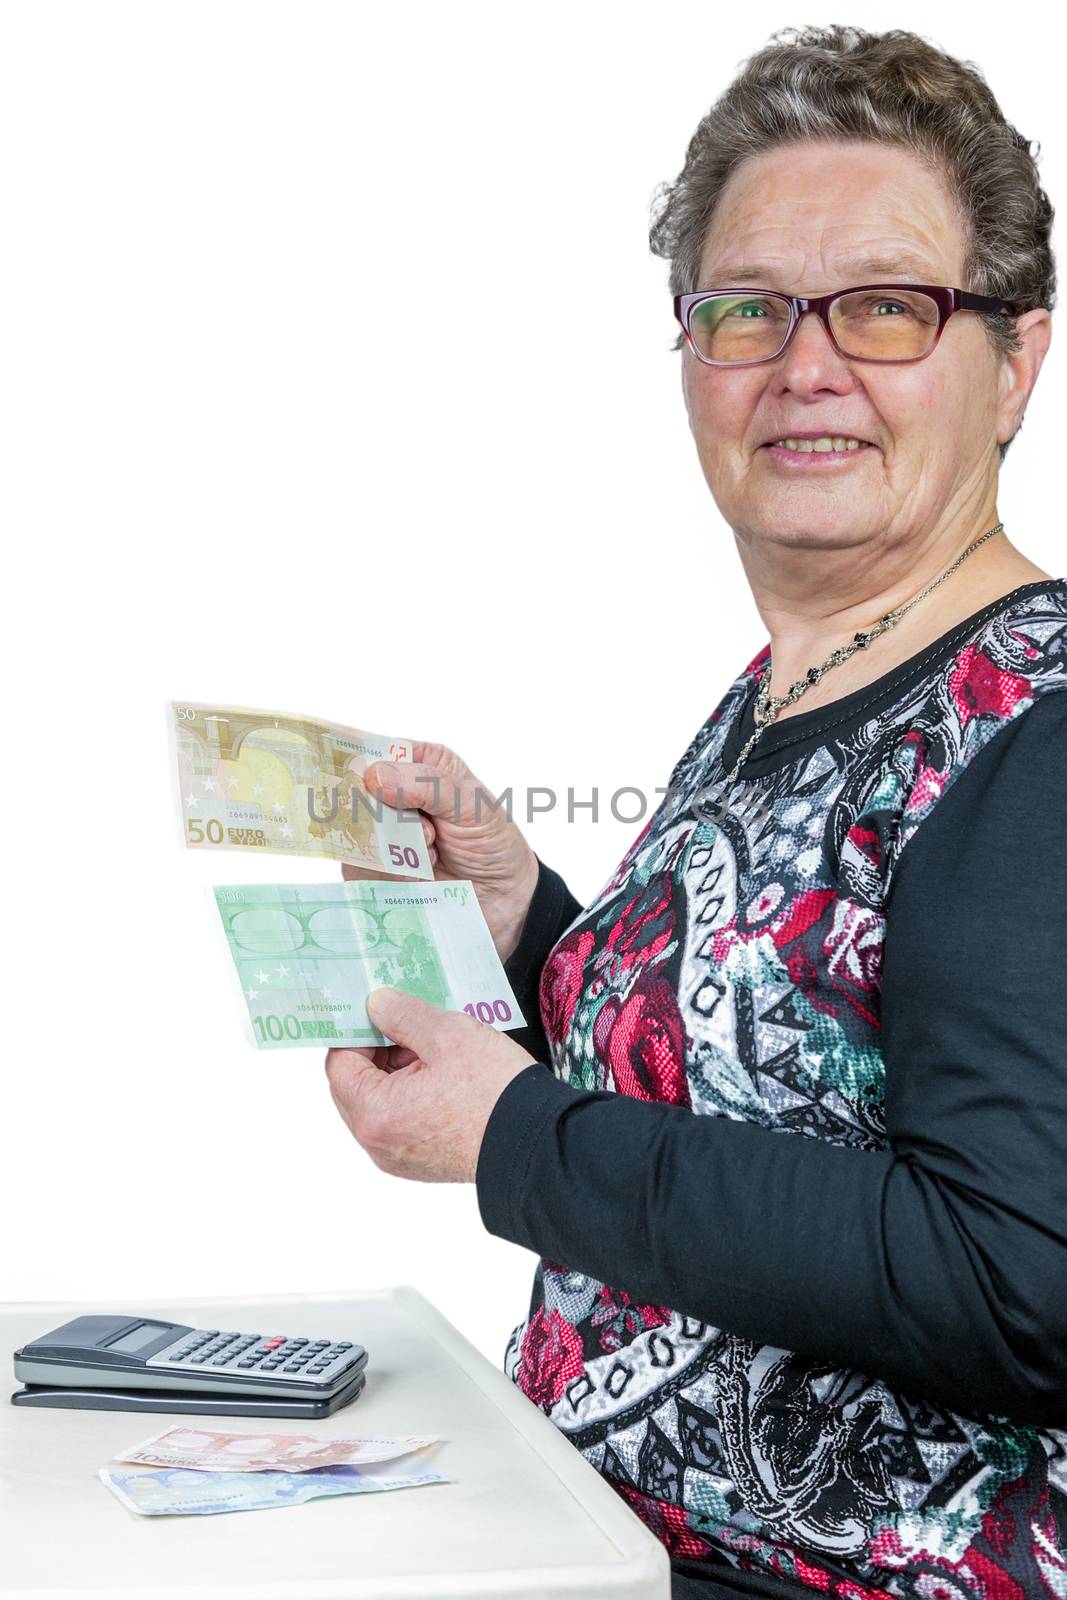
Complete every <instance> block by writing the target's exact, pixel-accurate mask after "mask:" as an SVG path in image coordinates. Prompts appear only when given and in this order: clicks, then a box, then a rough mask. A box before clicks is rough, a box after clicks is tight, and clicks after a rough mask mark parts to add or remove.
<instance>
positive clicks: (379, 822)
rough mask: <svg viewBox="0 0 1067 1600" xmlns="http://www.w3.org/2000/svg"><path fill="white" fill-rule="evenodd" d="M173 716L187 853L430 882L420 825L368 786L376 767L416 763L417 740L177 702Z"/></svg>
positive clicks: (302, 719) (276, 714)
mask: <svg viewBox="0 0 1067 1600" xmlns="http://www.w3.org/2000/svg"><path fill="white" fill-rule="evenodd" d="M168 715H169V718H170V732H171V745H172V749H173V752H174V759H175V763H176V766H177V778H178V795H179V803H180V806H181V817H182V833H183V837H184V839H185V843H186V846H187V847H188V848H189V849H191V850H212V849H216V850H218V849H222V850H246V851H247V850H266V851H271V852H274V853H276V854H279V855H300V856H321V857H323V858H324V859H326V860H330V861H347V862H350V863H351V864H353V865H354V866H358V867H365V868H368V869H375V868H380V869H381V870H382V871H383V872H395V873H396V874H397V875H398V876H400V877H406V878H432V877H433V868H432V866H431V864H430V857H429V854H428V852H427V848H426V841H425V838H424V837H423V832H422V824H421V822H420V821H419V818H418V817H417V816H416V815H415V814H414V812H413V811H411V810H410V809H409V810H408V811H406V812H401V811H399V810H397V809H396V808H395V807H393V806H390V805H388V804H387V803H386V802H385V801H384V800H382V799H381V798H380V797H379V796H378V795H377V792H376V791H375V789H374V788H373V786H372V787H371V788H370V789H368V788H367V786H366V785H365V784H364V782H363V773H364V772H365V770H366V769H367V767H368V766H370V764H371V763H372V762H374V761H411V759H412V744H411V740H410V739H394V738H389V737H388V736H387V735H385V734H379V733H367V732H365V731H363V730H361V729H359V728H346V727H344V726H343V725H342V724H341V723H338V722H321V721H319V720H318V719H317V718H315V717H305V716H302V715H299V714H297V713H288V712H284V711H250V710H247V709H245V708H243V707H240V706H209V705H202V704H200V703H198V702H195V701H189V700H181V701H178V700H176V701H172V702H171V704H170V706H169V708H168Z"/></svg>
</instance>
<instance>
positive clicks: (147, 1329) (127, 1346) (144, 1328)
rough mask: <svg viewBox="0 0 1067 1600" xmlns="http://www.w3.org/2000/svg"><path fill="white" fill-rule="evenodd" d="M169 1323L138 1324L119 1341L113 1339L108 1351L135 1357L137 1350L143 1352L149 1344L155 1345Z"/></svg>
mask: <svg viewBox="0 0 1067 1600" xmlns="http://www.w3.org/2000/svg"><path fill="white" fill-rule="evenodd" d="M168 1327H169V1323H166V1322H139V1323H138V1324H137V1326H136V1328H131V1329H130V1331H129V1333H124V1334H123V1335H122V1338H121V1339H113V1340H112V1341H111V1343H110V1344H109V1345H108V1346H107V1348H108V1349H109V1350H121V1351H123V1352H124V1354H126V1355H131V1356H132V1355H136V1354H137V1352H138V1350H144V1349H146V1348H147V1346H148V1345H150V1344H155V1342H156V1340H157V1339H158V1338H159V1336H160V1334H161V1333H165V1332H166V1330H167V1328H168Z"/></svg>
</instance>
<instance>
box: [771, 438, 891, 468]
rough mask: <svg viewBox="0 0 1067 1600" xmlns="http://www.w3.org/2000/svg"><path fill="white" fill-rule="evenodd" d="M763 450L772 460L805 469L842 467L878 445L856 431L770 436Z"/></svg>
mask: <svg viewBox="0 0 1067 1600" xmlns="http://www.w3.org/2000/svg"><path fill="white" fill-rule="evenodd" d="M760 449H761V450H762V451H765V452H766V454H767V455H768V457H769V458H770V459H771V460H772V461H775V462H781V463H782V465H784V466H786V467H791V468H799V469H800V470H801V471H802V472H803V471H811V470H812V469H813V468H814V469H816V470H820V469H821V470H823V471H825V470H826V469H827V468H828V467H830V468H834V467H840V466H842V465H843V464H844V463H845V462H847V461H851V460H853V459H854V458H855V457H857V456H861V455H863V454H864V453H865V452H866V451H867V450H873V449H874V446H873V445H872V444H871V443H870V442H869V441H868V440H866V439H858V438H856V437H855V436H854V435H852V434H847V433H846V434H840V433H820V434H783V435H782V436H781V437H780V438H778V439H768V440H767V442H766V443H765V444H763V445H761V446H760Z"/></svg>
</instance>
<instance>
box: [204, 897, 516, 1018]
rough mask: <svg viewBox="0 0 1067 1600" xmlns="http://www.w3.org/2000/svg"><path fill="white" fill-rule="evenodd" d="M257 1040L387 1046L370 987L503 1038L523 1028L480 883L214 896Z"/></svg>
mask: <svg viewBox="0 0 1067 1600" xmlns="http://www.w3.org/2000/svg"><path fill="white" fill-rule="evenodd" d="M213 892H214V896H215V903H216V905H217V906H218V909H219V915H220V917H221V919H222V927H223V932H224V934H225V936H226V942H227V944H228V945H229V949H230V954H231V956H232V957H233V963H234V967H235V968H236V971H237V976H238V980H239V982H240V986H241V992H242V995H243V998H244V1004H245V1006H246V1008H247V1012H248V1019H249V1022H250V1024H251V1029H252V1037H253V1041H254V1043H255V1044H256V1045H257V1046H258V1048H259V1049H261V1050H277V1049H286V1048H291V1047H293V1046H298V1045H321V1044H324V1043H325V1044H327V1045H351V1046H354V1047H356V1048H359V1047H361V1046H370V1045H379V1044H390V1043H392V1042H393V1041H392V1040H390V1039H388V1038H387V1037H386V1035H385V1034H383V1033H382V1032H381V1031H380V1030H379V1029H378V1028H376V1027H375V1026H374V1024H373V1022H372V1021H371V1020H370V1017H369V1015H368V1012H367V996H368V994H369V993H370V991H371V990H372V989H378V988H382V987H388V988H393V989H403V990H404V991H405V992H406V993H408V994H417V995H420V996H421V997H422V999H423V1000H428V1001H429V1002H430V1003H431V1004H432V1005H436V1006H443V1007H445V1008H446V1009H447V1010H451V1011H466V1012H467V1013H468V1014H469V1015H470V1016H472V1017H475V1018H476V1019H477V1020H478V1021H479V1022H486V1023H488V1024H489V1025H490V1026H491V1027H494V1028H499V1029H501V1030H503V1031H506V1030H508V1029H511V1028H523V1027H525V1026H526V1021H525V1018H524V1017H523V1015H522V1012H521V1011H520V1009H519V1003H518V1001H517V1000H516V998H515V995H514V992H513V990H512V988H511V985H510V983H509V982H508V980H507V977H506V976H505V974H504V968H503V966H502V965H501V963H500V957H499V956H498V955H497V952H496V946H495V945H494V944H493V936H492V934H491V933H490V932H489V928H488V925H487V923H486V921H485V917H484V916H483V915H482V909H481V907H480V905H479V904H478V899H477V895H476V894H475V891H474V885H473V884H472V883H471V882H470V881H469V880H468V879H456V880H454V881H452V882H445V881H441V882H432V883H397V882H391V881H390V880H388V879H384V880H377V879H373V878H367V879H361V880H357V881H355V882H352V883H324V884H303V883H283V884H234V885H226V886H223V885H219V886H217V887H216V888H215V889H214V891H213Z"/></svg>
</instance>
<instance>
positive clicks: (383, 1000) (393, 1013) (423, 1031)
mask: <svg viewBox="0 0 1067 1600" xmlns="http://www.w3.org/2000/svg"><path fill="white" fill-rule="evenodd" d="M367 1015H368V1016H369V1017H370V1019H371V1021H372V1022H373V1023H374V1026H375V1027H376V1028H380V1029H381V1031H382V1032H383V1033H384V1034H385V1036H386V1038H387V1039H391V1040H392V1041H393V1043H394V1044H402V1045H406V1046H407V1047H408V1049H409V1050H414V1052H415V1054H416V1055H417V1056H421V1057H422V1059H423V1060H424V1061H428V1060H429V1059H430V1058H431V1057H432V1056H434V1055H436V1054H437V1051H438V1049H439V1048H440V1045H441V1029H442V1026H447V1025H448V1023H447V1019H448V1018H449V1017H450V1016H452V1015H453V1013H452V1012H450V1011H447V1010H446V1009H445V1007H444V1006H435V1005H431V1004H430V1002H429V1000H424V999H423V998H422V996H421V995H418V994H408V993H407V991H406V990H404V989H389V988H385V989H372V990H371V992H370V994H369V995H368V996H367Z"/></svg>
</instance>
